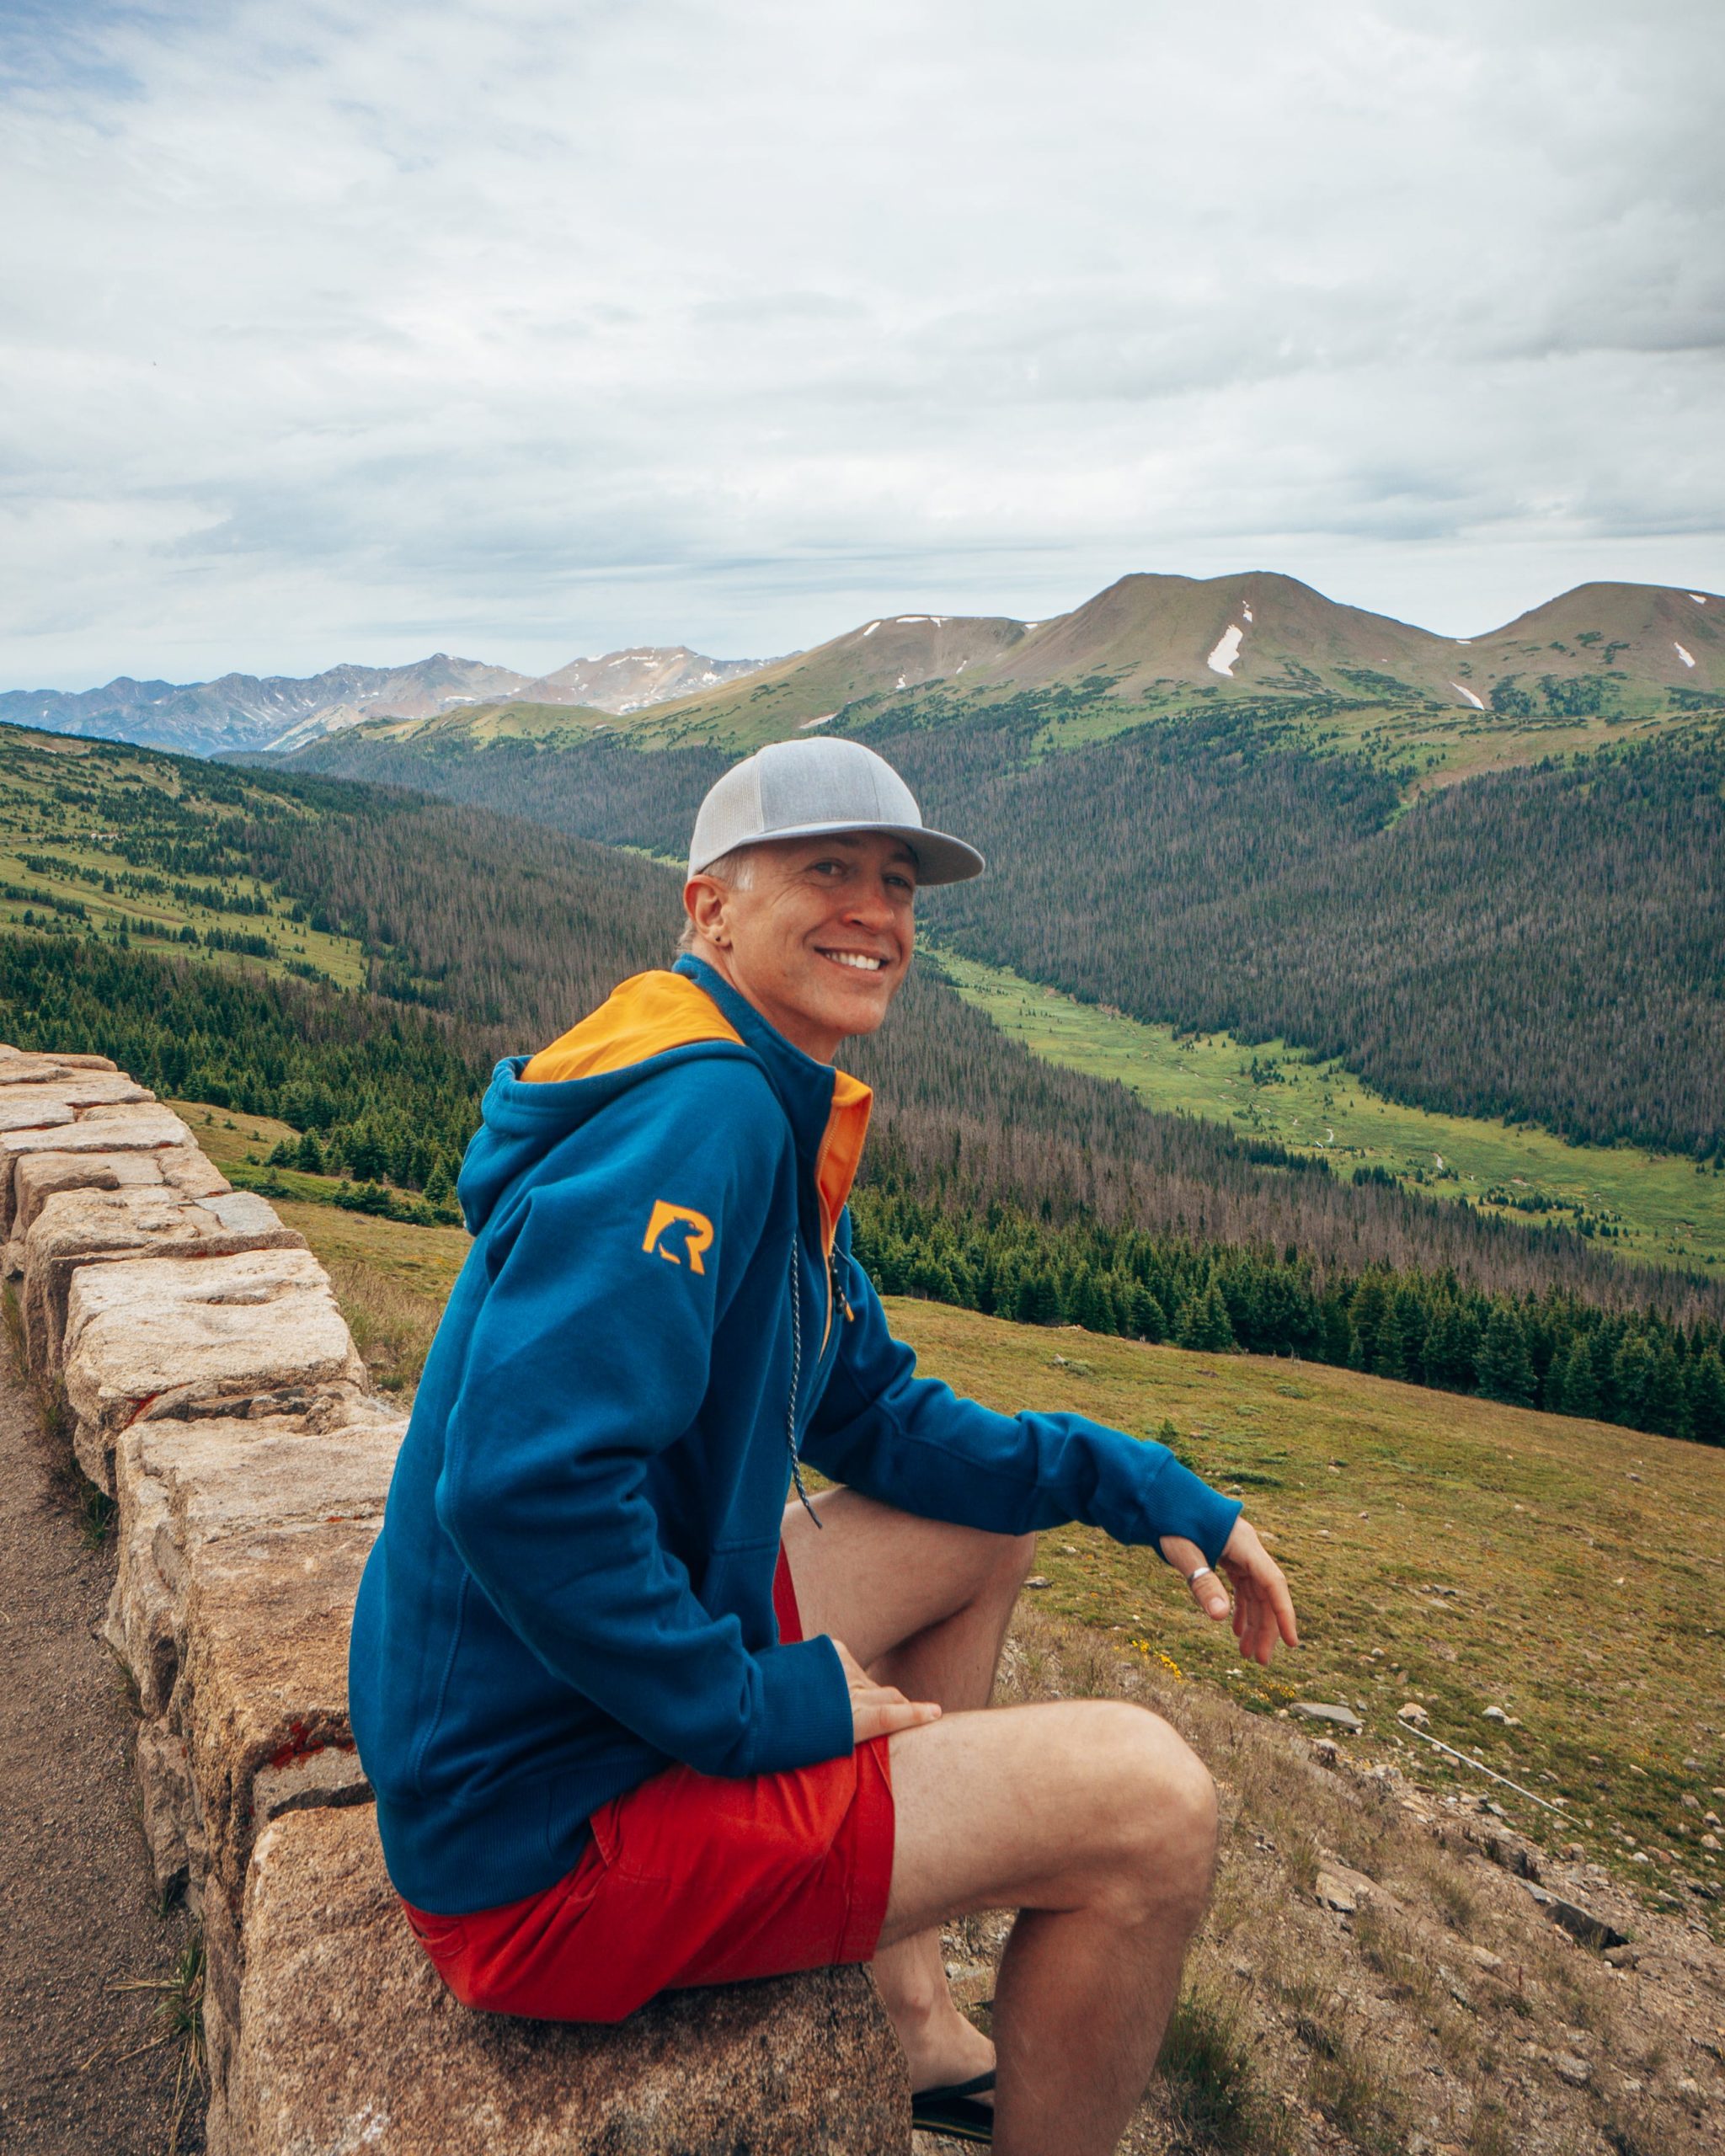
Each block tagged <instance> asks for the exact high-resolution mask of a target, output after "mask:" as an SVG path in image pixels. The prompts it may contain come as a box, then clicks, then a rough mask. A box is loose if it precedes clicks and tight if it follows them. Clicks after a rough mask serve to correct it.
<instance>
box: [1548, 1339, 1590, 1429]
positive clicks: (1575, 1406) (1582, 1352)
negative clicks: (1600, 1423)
mask: <svg viewBox="0 0 1725 2156" xmlns="http://www.w3.org/2000/svg"><path fill="white" fill-rule="evenodd" d="M1557 1406H1559V1407H1560V1408H1562V1412H1564V1413H1565V1414H1566V1415H1584V1416H1594V1415H1597V1414H1598V1413H1599V1386H1598V1385H1597V1384H1596V1383H1595V1381H1594V1358H1593V1354H1592V1351H1591V1350H1590V1349H1589V1346H1588V1342H1587V1335H1586V1334H1585V1333H1583V1332H1578V1333H1577V1334H1576V1336H1575V1337H1574V1339H1573V1340H1572V1341H1571V1342H1570V1343H1569V1353H1567V1355H1566V1356H1565V1357H1564V1358H1563V1374H1562V1380H1561V1383H1560V1385H1559V1387H1558V1393H1557Z"/></svg>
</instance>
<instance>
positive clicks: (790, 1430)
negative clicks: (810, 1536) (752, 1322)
mask: <svg viewBox="0 0 1725 2156" xmlns="http://www.w3.org/2000/svg"><path fill="white" fill-rule="evenodd" d="M799 1255H800V1253H799V1252H798V1248H797V1237H796V1234H795V1232H794V1230H793V1233H792V1235H791V1404H790V1406H788V1408H787V1409H786V1411H785V1449H786V1450H787V1451H788V1453H789V1454H790V1455H791V1480H792V1481H793V1482H794V1483H795V1484H796V1486H797V1495H798V1497H800V1498H801V1499H802V1501H803V1509H804V1512H805V1513H808V1515H809V1518H810V1519H812V1520H813V1521H814V1524H815V1525H816V1526H817V1527H820V1525H821V1518H820V1513H817V1512H816V1511H815V1509H814V1506H813V1505H811V1504H810V1503H809V1492H807V1491H806V1490H805V1489H804V1487H803V1463H802V1461H801V1460H799V1459H798V1456H797V1395H798V1392H799V1391H800V1390H801V1389H802V1384H803V1282H802V1278H801V1273H802V1267H801V1266H800V1265H799V1264H798V1257H799Z"/></svg>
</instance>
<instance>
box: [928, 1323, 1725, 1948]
mask: <svg viewBox="0 0 1725 2156" xmlns="http://www.w3.org/2000/svg"><path fill="white" fill-rule="evenodd" d="M891 1307H892V1317H893V1323H894V1326H895V1330H896V1331H899V1332H900V1336H901V1337H903V1338H904V1339H905V1340H907V1341H908V1342H910V1344H911V1346H912V1347H913V1348H916V1351H917V1354H918V1357H919V1358H920V1361H921V1365H922V1367H923V1368H924V1369H927V1370H929V1371H931V1372H932V1373H933V1374H937V1375H938V1376H941V1377H943V1378H945V1379H947V1380H948V1381H949V1382H950V1383H951V1384H953V1385H955V1386H957V1387H958V1388H959V1390H963V1391H966V1392H969V1393H971V1394H973V1395H974V1396H975V1397H977V1398H978V1399H980V1400H983V1401H986V1402H987V1403H988V1404H989V1405H990V1406H996V1407H999V1408H1001V1409H1003V1410H1008V1411H1016V1410H1017V1408H1020V1407H1038V1408H1044V1409H1049V1410H1054V1409H1065V1410H1071V1411H1076V1412H1081V1413H1083V1414H1086V1415H1091V1416H1094V1417H1097V1419H1099V1420H1101V1421H1103V1422H1110V1423H1113V1424H1114V1425H1115V1426H1116V1427H1117V1428H1125V1429H1130V1430H1133V1431H1136V1432H1139V1433H1143V1434H1145V1435H1148V1436H1155V1435H1156V1434H1158V1433H1160V1432H1162V1428H1163V1426H1164V1425H1165V1424H1169V1423H1171V1424H1172V1428H1173V1431H1174V1433H1175V1437H1174V1438H1173V1439H1172V1440H1170V1441H1171V1442H1174V1443H1175V1444H1176V1448H1177V1449H1178V1451H1179V1452H1180V1453H1181V1454H1182V1456H1183V1458H1184V1459H1186V1460H1187V1461H1188V1464H1189V1465H1192V1466H1193V1467H1194V1468H1196V1469H1197V1470H1198V1471H1199V1473H1200V1474H1202V1475H1204V1476H1206V1477H1207V1478H1208V1479H1209V1480H1210V1481H1214V1482H1215V1483H1216V1484H1217V1486H1219V1487H1220V1488H1223V1489H1226V1490H1230V1491H1232V1492H1235V1493H1236V1494H1237V1495H1240V1496H1241V1497H1243V1499H1244V1500H1245V1502H1246V1505H1247V1512H1248V1514H1249V1516H1250V1517H1251V1518H1252V1519H1253V1520H1254V1521H1255V1522H1258V1523H1259V1524H1263V1526H1264V1527H1266V1528H1267V1529H1268V1530H1269V1532H1270V1534H1271V1535H1272V1536H1273V1538H1274V1541H1273V1547H1274V1553H1275V1556H1276V1558H1277V1561H1278V1562H1279V1563H1280V1564H1281V1565H1282V1566H1283V1568H1284V1570H1285V1571H1286V1572H1287V1573H1288V1575H1289V1577H1290V1581H1291V1582H1292V1584H1293V1588H1294V1593H1295V1599H1296V1602H1297V1604H1299V1606H1300V1611H1301V1628H1300V1629H1301V1638H1302V1641H1303V1642H1304V1644H1303V1646H1302V1650H1301V1652H1300V1655H1299V1656H1298V1657H1297V1658H1290V1659H1288V1660H1286V1661H1284V1662H1279V1663H1276V1664H1273V1665H1272V1668H1271V1669H1270V1671H1268V1672H1263V1671H1260V1670H1259V1669H1258V1667H1257V1666H1256V1665H1255V1664H1242V1663H1241V1662H1240V1661H1239V1660H1238V1657H1237V1656H1236V1653H1235V1652H1234V1646H1233V1641H1232V1640H1231V1637H1230V1636H1228V1635H1227V1634H1226V1632H1224V1631H1222V1630H1220V1629H1219V1628H1216V1627H1214V1626H1211V1625H1209V1624H1207V1623H1206V1622H1205V1621H1204V1620H1203V1619H1201V1618H1199V1616H1197V1615H1196V1614H1194V1612H1192V1611H1191V1610H1190V1609H1188V1608H1186V1607H1183V1600H1184V1598H1183V1596H1182V1595H1181V1594H1180V1593H1178V1581H1175V1580H1173V1579H1172V1577H1171V1576H1170V1575H1169V1573H1168V1571H1167V1567H1166V1566H1164V1565H1163V1564H1162V1562H1161V1560H1160V1559H1159V1558H1156V1557H1153V1556H1151V1554H1150V1553H1149V1552H1147V1551H1131V1550H1121V1549H1119V1548H1118V1547H1117V1546H1116V1545H1114V1544H1112V1543H1109V1542H1108V1541H1107V1540H1106V1539H1105V1538H1103V1536H1101V1535H1099V1534H1096V1533H1094V1532H1092V1531H1091V1530H1089V1529H1072V1530H1068V1531H1065V1532H1057V1533H1055V1534H1049V1535H1046V1536H1044V1538H1043V1541H1042V1543H1041V1545H1040V1548H1039V1553H1038V1569H1039V1572H1041V1573H1042V1574H1044V1576H1045V1577H1046V1578H1047V1579H1048V1581H1049V1585H1048V1586H1047V1588H1044V1589H1041V1590H1039V1593H1041V1594H1043V1595H1044V1596H1045V1597H1046V1599H1047V1602H1048V1605H1049V1607H1050V1608H1051V1609H1054V1610H1055V1611H1056V1612H1058V1613H1060V1614H1065V1615H1067V1616H1071V1617H1073V1618H1076V1619H1078V1620H1080V1621H1081V1622H1082V1623H1084V1624H1087V1625H1096V1626H1101V1627H1103V1628H1118V1629H1119V1631H1120V1632H1121V1633H1122V1634H1123V1635H1124V1636H1127V1637H1128V1638H1129V1639H1130V1638H1131V1637H1137V1638H1140V1639H1144V1640H1146V1641H1147V1642H1148V1646H1149V1651H1150V1652H1151V1654H1152V1655H1157V1654H1166V1655H1167V1656H1168V1657H1170V1658H1171V1659H1172V1661H1173V1662H1175V1663H1176V1664H1177V1665H1178V1670H1179V1673H1180V1674H1181V1675H1183V1677H1185V1678H1188V1679H1189V1680H1190V1681H1193V1682H1197V1683H1204V1684H1215V1685H1221V1686H1226V1688H1227V1689H1228V1692H1229V1694H1230V1696H1231V1697H1232V1698H1235V1699H1236V1700H1241V1701H1242V1703H1243V1704H1246V1705H1249V1706H1252V1707H1253V1708H1255V1709H1257V1710H1259V1711H1264V1710H1268V1711H1274V1710H1275V1709H1276V1708H1278V1707H1280V1706H1283V1705H1286V1704H1287V1703H1288V1701H1289V1700H1290V1699H1293V1698H1295V1697H1299V1698H1302V1699H1313V1700H1332V1701H1344V1702H1345V1703H1347V1704H1348V1705H1351V1706H1352V1707H1353V1708H1354V1710H1355V1711H1356V1712H1357V1713H1359V1715H1360V1716H1362V1717H1363V1719H1364V1720H1365V1723H1366V1726H1367V1731H1368V1732H1369V1736H1370V1740H1371V1742H1373V1743H1375V1744H1376V1745H1380V1746H1381V1747H1383V1748H1385V1750H1386V1751H1388V1752H1391V1753H1398V1754H1399V1756H1402V1757H1404V1758H1406V1757H1409V1756H1411V1755H1413V1753H1416V1752H1421V1751H1423V1748H1421V1747H1420V1746H1419V1745H1418V1742H1417V1740H1415V1739H1413V1738H1412V1737H1409V1736H1408V1735H1407V1733H1406V1732H1404V1731H1402V1729H1401V1728H1400V1727H1399V1726H1398V1721H1397V1710H1399V1709H1400V1708H1401V1707H1402V1705H1403V1704H1404V1703H1405V1702H1406V1701H1407V1700H1415V1701H1417V1702H1418V1703H1419V1704H1422V1705H1423V1706H1424V1707H1425V1709H1426V1711H1427V1713H1428V1715H1429V1717H1430V1732H1431V1734H1432V1735H1434V1736H1435V1737H1441V1738H1443V1739H1444V1740H1445V1742H1449V1743H1450V1744H1451V1745H1453V1746H1455V1748H1457V1749H1459V1750H1462V1751H1466V1752H1467V1753H1470V1754H1471V1755H1473V1756H1476V1757H1477V1758H1481V1759H1482V1760H1483V1761H1484V1762H1485V1764H1487V1765H1489V1766H1492V1767H1494V1768H1496V1769H1498V1772H1499V1773H1500V1774H1507V1775H1509V1777H1510V1778H1511V1779H1512V1780H1515V1781H1518V1782H1520V1783H1521V1784H1523V1785H1524V1786H1525V1787H1527V1788H1529V1789H1531V1790H1533V1791H1534V1792H1535V1794H1536V1795H1538V1796H1542V1797H1544V1798H1546V1800H1547V1801H1549V1802H1553V1803H1557V1802H1558V1801H1559V1800H1561V1806H1560V1808H1561V1809H1562V1812H1564V1813H1565V1815H1566V1818H1567V1822H1568V1823H1569V1825H1570V1826H1573V1830H1574V1832H1575V1833H1578V1834H1579V1835H1584V1836H1585V1837H1587V1838H1588V1840H1589V1846H1590V1847H1592V1848H1594V1849H1597V1850H1598V1851H1599V1854H1600V1856H1601V1857H1602V1859H1604V1860H1609V1861H1610V1862H1611V1863H1613V1864H1614V1865H1619V1866H1621V1867H1624V1873H1623V1876H1626V1877H1627V1878H1637V1876H1638V1877H1639V1879H1640V1881H1641V1883H1642V1884H1644V1885H1648V1886H1657V1887H1658V1888H1661V1889H1669V1886H1670V1884H1671V1876H1672V1875H1674V1874H1680V1875H1685V1876H1691V1877H1694V1878H1696V1879H1698V1880H1704V1881H1707V1882H1709V1883H1710V1884H1711V1883H1717V1882H1718V1881H1720V1880H1721V1878H1722V1876H1725V1874H1722V1871H1721V1861H1722V1860H1721V1859H1720V1858H1719V1857H1718V1856H1717V1854H1715V1853H1714V1852H1712V1851H1710V1850H1706V1849H1701V1848H1700V1846H1699V1832H1698V1829H1699V1820H1698V1818H1697V1817H1696V1815H1695V1814H1694V1813H1691V1812H1689V1811H1688V1810H1687V1808H1686V1807H1685V1806H1684V1803H1683V1796H1684V1793H1685V1791H1688V1792H1689V1793H1690V1794H1691V1795H1693V1794H1696V1793H1697V1791H1698V1792H1699V1793H1700V1794H1701V1796H1702V1797H1703V1798H1705V1797H1706V1792H1707V1790H1708V1789H1709V1787H1710V1786H1711V1785H1712V1784H1714V1783H1725V1737H1722V1732H1721V1730H1720V1727H1719V1721H1720V1713H1719V1709H1720V1705H1721V1701H1720V1695H1719V1687H1718V1684H1717V1681H1716V1680H1714V1681H1704V1682H1702V1683H1701V1684H1697V1683H1696V1673H1697V1669H1698V1668H1699V1667H1701V1666H1702V1665H1705V1666H1706V1667H1708V1668H1714V1669H1715V1671H1716V1672H1717V1660H1718V1655H1717V1642H1718V1641H1720V1640H1721V1638H1722V1637H1725V1561H1722V1560H1721V1556H1720V1551H1721V1550H1722V1549H1725V1454H1721V1453H1719V1452H1718V1451H1717V1450H1716V1449H1708V1448H1705V1447H1701V1446H1696V1445H1683V1444H1677V1443H1675V1442H1674V1441H1672V1440H1670V1439H1668V1438H1646V1439H1637V1441H1636V1442H1635V1444H1634V1445H1633V1447H1632V1449H1630V1448H1626V1445H1625V1442H1624V1439H1623V1435H1622V1433H1621V1431H1617V1430H1615V1429H1611V1428H1608V1427H1607V1426H1605V1425H1604V1424H1598V1423H1587V1422H1573V1421H1571V1420H1569V1419H1568V1418H1567V1417H1563V1418H1560V1417H1556V1416H1546V1415H1540V1414H1535V1413H1532V1412H1528V1411H1526V1410H1523V1409H1517V1408H1511V1407H1503V1406H1498V1405H1496V1404H1494V1403H1493V1402H1490V1401H1479V1400H1468V1401H1457V1400H1451V1399H1438V1398H1434V1396H1432V1395H1431V1394H1429V1393H1423V1392H1420V1391H1418V1390H1414V1389H1413V1388H1412V1387H1410V1386H1405V1385H1391V1384H1386V1382H1384V1381H1383V1380H1380V1379H1375V1378H1370V1377H1364V1376H1359V1375H1356V1374H1353V1373H1351V1372H1348V1371H1338V1370H1330V1369H1322V1368H1320V1367H1319V1366H1317V1365H1315V1364H1307V1363H1292V1362H1286V1361H1281V1360H1264V1359H1263V1358H1252V1357H1247V1356H1230V1357H1224V1358H1215V1357H1209V1356H1204V1355H1195V1354H1189V1353H1184V1352H1183V1351H1182V1350H1180V1349H1178V1348H1149V1347H1144V1346H1141V1345H1138V1344H1135V1343H1131V1342H1122V1341H1113V1340H1103V1339H1100V1338H1098V1337H1095V1336H1094V1335H1091V1334H1086V1333H1081V1332H1080V1331H1077V1330H1076V1328H1074V1327H1065V1328H1062V1329H1060V1330H1059V1331H1047V1330H1044V1329H1040V1328H1038V1327H1033V1326H1016V1325H1008V1324H1004V1323H1002V1322H1001V1321H999V1320H997V1319H991V1318H983V1317H980V1316H977V1315H975V1314H974V1313H972V1312H969V1311H961V1310H947V1309H944V1308H943V1307H942V1306H941V1305H937V1304H933V1303H921V1302H915V1301H905V1300H903V1299H894V1301H893V1303H892V1306H891ZM1489 1706H1497V1707H1500V1708H1502V1709H1503V1711H1504V1712H1505V1713H1506V1714H1507V1715H1512V1716H1514V1717H1515V1718H1516V1721H1515V1725H1514V1726H1511V1725H1510V1724H1509V1723H1506V1722H1502V1721H1496V1720H1494V1719H1493V1720H1487V1718H1486V1714H1485V1710H1486V1709H1487V1707H1489ZM1685 1760H1694V1761H1696V1762H1698V1764H1696V1765H1694V1766H1685ZM1420 1764H1421V1765H1422V1767H1423V1769H1424V1770H1425V1771H1426V1772H1427V1773H1429V1774H1433V1775H1434V1776H1436V1777H1437V1778H1439V1780H1442V1779H1445V1778H1446V1777H1448V1776H1450V1775H1452V1774H1453V1775H1454V1776H1455V1777H1458V1778H1465V1775H1466V1770H1465V1769H1461V1768H1459V1767H1458V1768H1454V1769H1450V1768H1445V1766H1444V1765H1442V1764H1441V1763H1440V1761H1439V1757H1438V1755H1436V1754H1431V1755H1429V1756H1423V1757H1422V1758H1421V1763H1420ZM1472 1786H1477V1787H1480V1788H1482V1789H1483V1788H1484V1787H1485V1785H1484V1784H1483V1783H1482V1782H1481V1783H1478V1784H1475V1785H1472ZM1489 1793H1490V1794H1492V1795H1493V1796H1494V1797H1495V1798H1498V1799H1499V1800H1500V1801H1502V1802H1503V1804H1504V1805H1505V1806H1507V1807H1512V1808H1513V1810H1514V1816H1515V1817H1517V1819H1518V1820H1519V1822H1522V1823H1524V1824H1525V1825H1527V1826H1529V1827H1530V1828H1534V1827H1537V1826H1539V1824H1540V1820H1539V1817H1538V1807H1537V1806H1532V1805H1529V1804H1527V1803H1525V1801H1523V1802H1519V1803H1518V1802H1517V1801H1516V1800H1515V1799H1514V1797H1513V1796H1510V1795H1509V1794H1508V1793H1506V1792H1504V1791H1503V1790H1501V1789H1499V1788H1493V1789H1492V1790H1490V1792H1489ZM1715 1808H1717V1806H1716V1807H1715ZM1546 1831H1547V1832H1549V1831H1551V1829H1550V1826H1549V1822H1546ZM1625 1836H1627V1837H1628V1838H1629V1840H1628V1842H1627V1843H1626V1841H1625V1839H1624V1837H1625ZM1631 1844H1632V1845H1633V1847H1638V1848H1643V1849H1649V1850H1656V1849H1666V1850H1669V1851H1671V1852H1672V1853H1673V1854H1674V1856H1675V1858H1676V1862H1675V1863H1674V1864H1673V1865H1665V1863H1664V1860H1661V1859H1657V1858H1656V1859H1655V1861H1654V1865H1653V1868H1651V1869H1649V1868H1647V1867H1643V1866H1640V1865H1632V1863H1631V1861H1630V1860H1631V1856H1632V1847H1631ZM1709 1906H1711V1905H1709Z"/></svg>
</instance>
